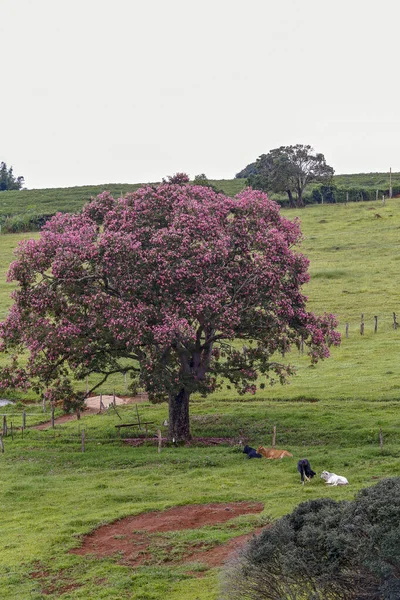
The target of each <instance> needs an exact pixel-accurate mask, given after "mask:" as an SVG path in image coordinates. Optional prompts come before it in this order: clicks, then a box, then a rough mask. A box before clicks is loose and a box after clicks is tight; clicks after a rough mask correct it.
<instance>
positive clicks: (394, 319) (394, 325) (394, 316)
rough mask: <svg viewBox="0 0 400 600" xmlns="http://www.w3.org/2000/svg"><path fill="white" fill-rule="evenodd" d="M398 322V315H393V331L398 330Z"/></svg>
mask: <svg viewBox="0 0 400 600" xmlns="http://www.w3.org/2000/svg"><path fill="white" fill-rule="evenodd" d="M397 325H398V323H397V320H396V313H395V312H394V313H393V329H397Z"/></svg>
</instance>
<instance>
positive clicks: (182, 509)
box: [71, 502, 264, 567]
mask: <svg viewBox="0 0 400 600" xmlns="http://www.w3.org/2000/svg"><path fill="white" fill-rule="evenodd" d="M263 509H264V505H263V504H262V503H261V502H229V503H214V504H201V505H189V506H177V507H174V508H170V509H168V510H165V511H154V512H149V513H144V514H141V515H136V516H132V517H127V518H125V519H121V520H120V521H116V522H114V523H111V524H109V525H103V526H102V527H99V528H98V529H96V530H95V531H94V532H93V533H91V534H90V535H88V536H86V537H85V538H84V539H83V543H82V546H81V547H80V548H75V549H74V550H71V552H72V553H73V554H79V555H85V554H93V555H95V556H97V557H106V556H109V557H117V558H119V561H120V562H121V563H123V564H125V565H130V566H139V565H142V564H144V563H147V564H149V563H150V564H151V563H152V561H153V560H154V557H153V555H152V548H153V547H154V539H155V535H156V534H159V533H163V532H169V531H181V530H183V529H198V528H200V527H203V526H206V525H217V524H222V523H225V522H227V521H230V520H231V519H234V518H235V517H238V516H240V515H245V514H257V513H260V512H262V510H263ZM259 530H260V528H258V529H256V530H255V531H254V532H253V533H257V532H258V531H259ZM253 533H251V534H247V535H242V536H237V537H234V538H232V539H231V540H229V542H228V543H226V544H219V545H217V546H214V547H212V548H207V546H204V545H202V544H198V543H197V544H196V543H194V544H193V545H192V546H190V545H187V546H186V547H185V555H184V556H183V557H182V556H180V557H179V558H178V559H174V558H173V554H172V553H170V554H169V555H168V557H167V558H166V560H165V561H164V562H168V563H169V564H182V563H188V562H201V563H202V564H205V565H207V566H208V567H215V566H219V565H222V564H223V563H224V561H225V560H226V558H227V557H228V556H229V554H230V553H232V552H233V551H235V550H237V549H239V548H240V547H241V546H242V545H243V544H244V543H245V541H247V539H249V538H250V537H251V536H252V535H253Z"/></svg>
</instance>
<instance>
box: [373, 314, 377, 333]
mask: <svg viewBox="0 0 400 600" xmlns="http://www.w3.org/2000/svg"><path fill="white" fill-rule="evenodd" d="M374 319H375V325H374V333H377V332H378V317H377V316H375V317H374Z"/></svg>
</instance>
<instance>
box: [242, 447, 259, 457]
mask: <svg viewBox="0 0 400 600" xmlns="http://www.w3.org/2000/svg"><path fill="white" fill-rule="evenodd" d="M243 453H244V454H247V458H262V456H261V454H258V452H257V451H256V450H255V449H254V448H251V446H245V447H244V448H243Z"/></svg>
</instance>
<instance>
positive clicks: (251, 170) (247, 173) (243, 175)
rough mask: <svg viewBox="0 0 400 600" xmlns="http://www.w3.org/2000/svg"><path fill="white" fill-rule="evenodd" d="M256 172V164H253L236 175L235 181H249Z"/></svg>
mask: <svg viewBox="0 0 400 600" xmlns="http://www.w3.org/2000/svg"><path fill="white" fill-rule="evenodd" d="M255 172H256V163H255V162H252V163H250V164H249V165H247V167H245V168H244V169H242V170H241V171H239V173H236V175H235V179H247V178H248V177H250V175H254V173H255Z"/></svg>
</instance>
